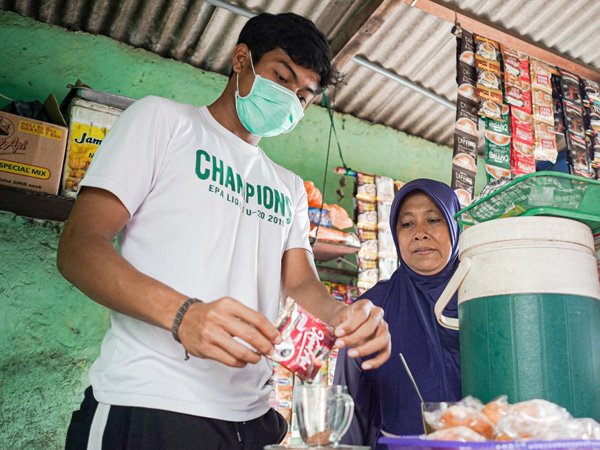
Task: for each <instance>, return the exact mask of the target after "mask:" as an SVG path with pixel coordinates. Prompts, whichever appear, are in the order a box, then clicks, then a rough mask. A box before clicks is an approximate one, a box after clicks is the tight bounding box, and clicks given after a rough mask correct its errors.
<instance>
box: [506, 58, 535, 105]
mask: <svg viewBox="0 0 600 450" xmlns="http://www.w3.org/2000/svg"><path fill="white" fill-rule="evenodd" d="M502 56H503V60H504V100H505V101H506V103H508V104H509V105H512V106H516V107H519V108H523V109H524V110H525V111H526V112H529V113H531V77H530V76H529V57H528V56H527V55H525V54H523V53H521V52H519V51H517V50H513V49H511V48H508V47H506V46H502Z"/></svg>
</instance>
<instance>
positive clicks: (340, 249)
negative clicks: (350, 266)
mask: <svg viewBox="0 0 600 450" xmlns="http://www.w3.org/2000/svg"><path fill="white" fill-rule="evenodd" d="M311 245H312V250H313V255H314V257H315V260H316V261H331V260H332V259H335V258H339V257H340V256H345V255H352V254H353V253H358V251H359V250H360V247H352V246H349V245H344V244H337V243H335V242H327V241H323V240H318V241H316V242H312V243H311Z"/></svg>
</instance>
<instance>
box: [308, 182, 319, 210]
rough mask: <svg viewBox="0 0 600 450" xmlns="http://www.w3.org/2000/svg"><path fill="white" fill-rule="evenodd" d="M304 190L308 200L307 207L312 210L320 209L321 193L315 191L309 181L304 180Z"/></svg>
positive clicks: (313, 185)
mask: <svg viewBox="0 0 600 450" xmlns="http://www.w3.org/2000/svg"><path fill="white" fill-rule="evenodd" d="M304 190H305V191H306V197H307V199H308V206H310V207H312V208H320V207H321V204H322V203H323V195H322V194H321V191H319V189H317V187H316V186H315V183H313V182H312V181H309V180H304Z"/></svg>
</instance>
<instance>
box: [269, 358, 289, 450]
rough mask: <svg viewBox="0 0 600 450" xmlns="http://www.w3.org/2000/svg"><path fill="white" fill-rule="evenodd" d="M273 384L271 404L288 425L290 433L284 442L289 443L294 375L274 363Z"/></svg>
mask: <svg viewBox="0 0 600 450" xmlns="http://www.w3.org/2000/svg"><path fill="white" fill-rule="evenodd" d="M271 382H272V384H273V390H272V391H271V395H270V397H269V402H270V404H271V407H272V408H273V409H275V410H276V411H277V412H279V413H280V414H281V415H282V416H283V417H284V418H285V420H286V422H287V424H288V433H287V435H286V437H285V440H284V442H287V441H288V440H289V439H290V437H291V434H292V433H291V429H292V406H293V392H294V375H293V374H292V372H290V371H289V370H287V369H286V368H285V367H283V366H282V365H281V364H279V363H276V362H274V363H273V375H272V377H271Z"/></svg>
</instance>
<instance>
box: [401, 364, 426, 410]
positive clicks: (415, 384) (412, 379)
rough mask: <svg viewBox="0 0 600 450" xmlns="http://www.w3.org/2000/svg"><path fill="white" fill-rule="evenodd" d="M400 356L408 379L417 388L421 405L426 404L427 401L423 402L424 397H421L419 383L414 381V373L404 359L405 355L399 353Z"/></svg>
mask: <svg viewBox="0 0 600 450" xmlns="http://www.w3.org/2000/svg"><path fill="white" fill-rule="evenodd" d="M399 356H400V360H401V361H402V365H403V366H404V368H405V369H406V373H407V374H408V378H410V381H412V384H413V386H414V387H415V391H417V395H418V396H419V398H420V399H421V403H422V404H425V401H424V400H423V397H422V396H421V392H420V391H419V388H418V387H417V383H416V382H415V379H414V377H413V375H412V372H411V371H410V369H409V368H408V364H406V360H405V359H404V355H403V354H402V353H399Z"/></svg>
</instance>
